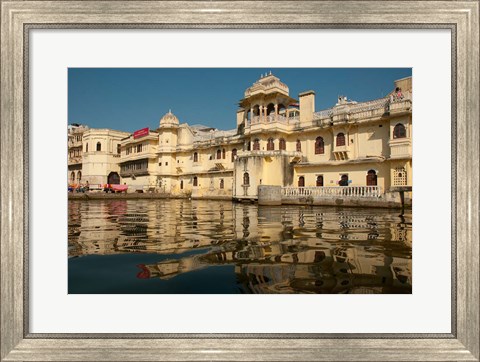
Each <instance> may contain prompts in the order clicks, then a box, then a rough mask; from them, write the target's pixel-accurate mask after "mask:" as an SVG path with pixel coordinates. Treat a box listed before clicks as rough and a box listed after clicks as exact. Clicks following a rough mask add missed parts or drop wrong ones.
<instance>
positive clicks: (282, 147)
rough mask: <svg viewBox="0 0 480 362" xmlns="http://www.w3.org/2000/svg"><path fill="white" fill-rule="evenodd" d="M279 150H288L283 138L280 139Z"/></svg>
mask: <svg viewBox="0 0 480 362" xmlns="http://www.w3.org/2000/svg"><path fill="white" fill-rule="evenodd" d="M278 148H279V149H280V150H284V151H285V150H286V149H287V144H286V143H285V140H284V139H283V138H280V141H278Z"/></svg>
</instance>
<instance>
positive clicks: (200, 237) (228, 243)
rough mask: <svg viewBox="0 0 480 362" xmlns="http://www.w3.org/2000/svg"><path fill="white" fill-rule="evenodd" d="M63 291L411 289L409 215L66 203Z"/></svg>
mask: <svg viewBox="0 0 480 362" xmlns="http://www.w3.org/2000/svg"><path fill="white" fill-rule="evenodd" d="M68 211H69V217H68V257H69V259H68V290H69V293H71V294H78V293H80V294H83V293H87V294H92V293H102V294H111V293H116V294H127V293H139V294H145V293H159V294H162V293H175V294H181V293H228V294H231V293H330V294H337V293H370V294H371V293H384V294H385V293H390V294H391V293H402V294H403V293H411V292H412V273H411V270H412V240H411V237H412V220H411V211H410V210H408V211H406V213H405V214H404V215H400V210H387V209H370V208H369V209H360V208H333V207H318V206H272V207H271V206H258V205H256V204H243V203H242V204H240V203H232V202H224V201H205V200H201V201H200V200H193V201H189V200H173V199H172V200H168V199H162V200H90V201H77V200H69V203H68Z"/></svg>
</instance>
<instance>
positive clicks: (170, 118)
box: [160, 110, 179, 127]
mask: <svg viewBox="0 0 480 362" xmlns="http://www.w3.org/2000/svg"><path fill="white" fill-rule="evenodd" d="M178 123H179V122H178V118H177V117H176V116H175V115H174V114H173V113H172V111H171V110H170V111H168V113H167V114H165V115H164V116H163V117H162V119H160V127H161V126H171V125H178Z"/></svg>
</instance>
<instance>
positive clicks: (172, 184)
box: [110, 74, 412, 199]
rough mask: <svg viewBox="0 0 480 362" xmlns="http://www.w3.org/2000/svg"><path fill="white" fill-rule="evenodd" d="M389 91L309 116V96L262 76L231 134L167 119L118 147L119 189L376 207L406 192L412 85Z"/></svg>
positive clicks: (312, 94) (311, 103) (409, 176)
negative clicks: (360, 199)
mask: <svg viewBox="0 0 480 362" xmlns="http://www.w3.org/2000/svg"><path fill="white" fill-rule="evenodd" d="M392 88H393V90H392V92H391V93H390V94H389V95H388V96H386V97H383V98H379V99H376V100H372V101H368V102H355V101H352V100H349V99H347V98H346V97H343V96H342V97H339V98H338V101H337V103H336V104H335V105H334V106H333V107H331V108H329V109H326V110H321V111H317V110H315V92H314V91H306V92H303V93H300V94H299V95H298V100H297V99H294V98H292V97H290V94H289V88H288V86H287V85H286V84H284V83H282V82H281V81H280V80H279V79H278V78H277V77H275V76H274V75H272V74H269V75H265V76H262V77H261V78H260V79H259V80H258V81H256V82H255V83H254V84H253V85H252V86H251V87H249V88H248V89H247V90H246V91H245V94H244V98H243V99H242V100H241V101H240V102H239V110H238V111H237V122H236V128H235V129H232V130H229V131H220V130H217V129H214V128H211V127H207V126H202V125H194V126H190V125H188V124H187V123H180V122H179V120H178V118H177V117H176V116H175V115H174V114H173V113H172V112H168V113H167V114H166V115H165V116H163V117H162V118H161V120H160V123H159V127H158V129H156V130H154V131H150V130H148V129H142V130H139V131H137V132H135V133H134V134H131V135H128V136H127V137H124V138H123V139H122V140H121V142H120V143H119V146H118V147H119V150H120V151H119V154H120V156H119V157H118V156H117V158H116V161H117V163H118V164H119V167H120V176H121V180H120V181H119V182H121V183H126V184H127V185H131V186H132V188H133V189H138V188H143V189H144V190H150V191H156V192H164V193H168V194H171V195H188V196H192V197H212V198H213V197H233V198H235V199H256V198H257V197H258V189H259V186H261V185H272V186H279V187H282V188H283V193H284V194H285V197H289V195H290V196H295V197H296V196H298V192H299V191H298V190H300V191H301V192H304V193H305V195H307V194H308V195H311V194H315V195H317V194H319V195H323V194H325V195H336V194H339V195H344V196H345V195H352V196H355V195H363V196H365V195H371V196H375V197H376V196H380V195H382V194H383V193H385V192H387V191H389V190H390V189H391V188H392V187H397V186H411V184H412V172H411V171H412V79H411V77H408V78H404V79H400V80H397V81H395V83H394V85H393V87H392ZM110 132H112V131H110ZM345 187H348V192H345V191H346V190H347V189H345ZM289 188H291V189H289ZM307 191H308V192H307Z"/></svg>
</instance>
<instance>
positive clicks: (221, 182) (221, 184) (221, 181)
mask: <svg viewBox="0 0 480 362" xmlns="http://www.w3.org/2000/svg"><path fill="white" fill-rule="evenodd" d="M224 187H225V182H224V181H223V178H222V179H220V188H221V189H223V188H224Z"/></svg>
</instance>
